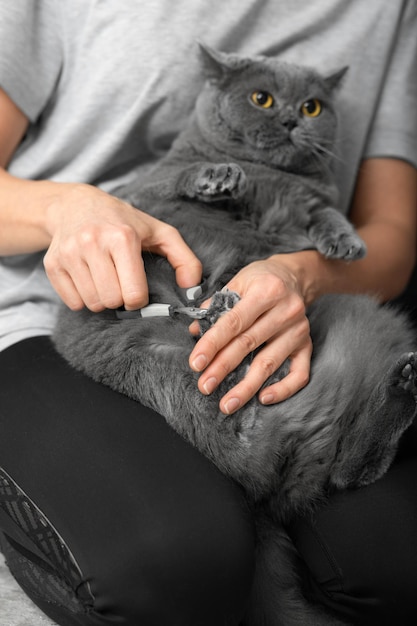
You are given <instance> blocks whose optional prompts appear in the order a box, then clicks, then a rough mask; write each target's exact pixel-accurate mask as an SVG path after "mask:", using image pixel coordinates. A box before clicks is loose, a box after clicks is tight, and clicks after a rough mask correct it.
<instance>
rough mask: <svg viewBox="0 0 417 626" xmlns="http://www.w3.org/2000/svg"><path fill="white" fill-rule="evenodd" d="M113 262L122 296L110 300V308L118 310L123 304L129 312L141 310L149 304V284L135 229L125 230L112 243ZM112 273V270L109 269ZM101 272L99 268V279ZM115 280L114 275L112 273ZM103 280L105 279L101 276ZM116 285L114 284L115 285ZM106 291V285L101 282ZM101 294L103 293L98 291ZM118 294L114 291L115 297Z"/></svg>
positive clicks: (108, 305)
mask: <svg viewBox="0 0 417 626" xmlns="http://www.w3.org/2000/svg"><path fill="white" fill-rule="evenodd" d="M111 260H112V264H113V267H114V270H115V273H116V277H117V281H118V285H119V290H120V292H119V293H120V295H119V299H117V298H116V300H114V301H113V303H111V304H110V302H111V300H108V301H107V302H108V303H107V305H106V306H107V307H108V308H116V307H117V306H120V305H121V304H123V305H124V307H125V308H126V309H128V310H134V309H139V308H140V307H142V306H145V305H146V304H147V303H148V283H147V279H146V273H145V268H144V264H143V258H142V251H141V245H140V240H139V239H138V237H137V235H136V233H135V232H134V231H133V229H128V228H125V229H123V231H122V232H119V233H118V237H117V239H114V240H113V242H112V249H111ZM109 271H110V269H109ZM98 275H99V270H98V268H97V278H98ZM110 275H111V276H112V278H113V274H112V272H111V271H110ZM101 276H102V278H105V277H104V276H103V275H101ZM115 284H116V283H115V282H114V285H115ZM100 285H101V286H102V288H103V289H104V284H103V282H102V281H100ZM98 291H99V293H102V291H101V290H100V289H98ZM116 295H117V293H116V291H114V296H116Z"/></svg>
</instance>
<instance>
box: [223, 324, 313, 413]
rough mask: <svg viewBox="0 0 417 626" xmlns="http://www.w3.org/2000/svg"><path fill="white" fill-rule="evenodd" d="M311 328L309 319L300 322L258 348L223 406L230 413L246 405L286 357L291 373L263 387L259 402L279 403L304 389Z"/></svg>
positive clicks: (309, 351) (226, 397)
mask: <svg viewBox="0 0 417 626" xmlns="http://www.w3.org/2000/svg"><path fill="white" fill-rule="evenodd" d="M308 329H309V326H308V322H307V321H306V322H305V323H303V322H300V324H298V325H296V326H293V327H292V328H291V329H290V330H289V331H287V332H285V333H282V334H279V335H278V336H277V337H275V338H274V339H272V340H271V341H269V342H268V343H267V344H266V345H265V346H264V347H263V348H262V349H261V350H259V352H258V353H257V354H256V356H255V357H254V359H253V361H252V363H251V364H250V367H249V369H248V371H247V373H246V375H245V377H244V378H243V379H242V380H241V381H240V382H239V383H238V384H237V385H235V386H234V387H233V388H232V389H230V390H229V391H228V393H227V394H225V396H224V397H223V398H222V399H221V401H220V409H221V410H222V411H223V412H224V413H226V414H230V413H234V412H235V411H236V410H237V409H239V408H240V407H242V406H243V405H244V404H246V403H247V402H248V401H249V400H250V399H251V398H252V397H253V396H254V395H255V394H256V393H257V392H258V391H259V389H261V387H262V385H263V384H264V383H265V382H266V381H267V380H268V378H269V377H270V376H271V375H272V374H274V372H276V371H277V370H278V368H279V367H280V366H281V365H282V364H283V363H284V361H285V360H286V359H287V358H290V361H291V366H290V373H289V374H288V375H287V376H286V377H285V378H284V379H282V381H280V382H278V383H275V384H274V385H270V386H269V387H267V388H265V389H263V390H262V393H261V395H260V401H261V402H262V403H263V404H273V403H274V402H280V401H282V400H284V399H286V398H287V397H289V396H290V395H292V393H295V392H296V391H298V390H299V389H301V387H303V386H304V385H305V384H306V382H307V380H308V376H309V371H310V359H311V350H312V348H311V339H310V336H309V334H308ZM289 355H290V356H289ZM283 381H285V382H283ZM281 383H282V384H281ZM286 394H288V395H286Z"/></svg>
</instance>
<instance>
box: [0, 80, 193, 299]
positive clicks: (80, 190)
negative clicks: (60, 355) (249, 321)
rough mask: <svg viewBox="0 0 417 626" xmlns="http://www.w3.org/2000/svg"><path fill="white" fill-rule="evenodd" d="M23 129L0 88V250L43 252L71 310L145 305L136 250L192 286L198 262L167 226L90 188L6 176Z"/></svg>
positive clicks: (21, 116)
mask: <svg viewBox="0 0 417 626" xmlns="http://www.w3.org/2000/svg"><path fill="white" fill-rule="evenodd" d="M27 127H28V119H27V118H26V116H25V115H24V114H23V113H22V111H21V110H20V109H19V108H18V107H17V106H16V105H15V104H14V103H13V102H12V100H11V99H10V98H9V97H8V95H7V94H6V93H5V92H4V91H2V90H1V89H0V255H3V256H5V255H14V254H19V253H27V252H35V251H40V250H44V249H47V252H46V255H45V258H44V263H45V269H46V272H47V274H48V277H49V279H50V281H51V283H52V285H53V287H54V288H55V290H56V291H57V292H58V294H59V295H60V296H61V298H62V300H63V301H64V302H65V303H66V304H67V305H68V306H69V307H71V308H72V309H79V308H82V307H83V306H87V307H89V308H90V309H91V310H93V311H100V310H102V309H104V308H115V307H118V306H120V305H122V304H124V305H125V307H126V308H128V309H129V308H130V309H136V308H139V307H140V306H143V305H145V304H146V303H147V300H148V290H147V282H146V275H145V272H144V268H143V262H142V256H141V252H142V250H144V249H145V250H149V251H152V252H155V253H157V254H161V255H163V256H165V257H167V259H168V261H169V262H170V263H171V265H172V266H173V267H174V269H175V270H176V278H177V281H178V284H179V285H180V286H181V287H192V286H194V285H196V284H198V282H199V281H200V279H201V264H200V262H199V261H198V259H197V258H196V256H195V255H194V254H193V252H192V251H191V250H190V249H189V248H188V246H187V245H186V244H185V242H184V241H183V239H182V237H181V236H180V234H179V233H178V231H177V230H175V229H174V228H172V227H171V226H169V225H167V224H164V223H163V222H160V221H159V220H156V219H155V218H153V217H151V216H149V215H147V214H145V213H143V212H141V211H138V210H137V209H134V208H133V207H132V206H130V205H129V204H127V203H126V202H122V201H121V200H119V199H117V198H114V197H113V196H110V195H109V194H107V193H105V192H103V191H101V190H100V189H98V188H96V187H93V186H91V185H86V184H78V183H74V184H73V183H56V182H52V181H29V180H21V179H19V178H16V177H14V176H11V175H10V174H9V173H8V172H7V170H6V168H7V165H8V163H9V161H10V158H11V156H12V154H13V153H14V151H15V150H16V148H17V146H18V145H19V143H20V141H21V140H22V138H23V136H24V134H25V132H26V129H27Z"/></svg>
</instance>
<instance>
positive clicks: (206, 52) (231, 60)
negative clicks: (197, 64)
mask: <svg viewBox="0 0 417 626" xmlns="http://www.w3.org/2000/svg"><path fill="white" fill-rule="evenodd" d="M198 45H199V48H200V58H201V62H202V65H203V69H204V73H205V75H206V76H207V78H208V79H210V80H215V81H216V80H221V79H223V78H224V77H225V76H227V75H228V74H230V73H231V72H236V71H238V70H243V69H245V68H246V67H248V65H250V60H249V59H244V58H242V57H238V56H237V55H234V54H226V53H225V52H219V51H218V50H214V49H213V48H210V46H207V45H206V44H203V43H202V42H201V41H199V42H198Z"/></svg>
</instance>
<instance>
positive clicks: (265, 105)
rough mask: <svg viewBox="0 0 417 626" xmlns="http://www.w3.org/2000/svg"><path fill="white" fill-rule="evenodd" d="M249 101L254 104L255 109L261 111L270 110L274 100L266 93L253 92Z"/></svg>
mask: <svg viewBox="0 0 417 626" xmlns="http://www.w3.org/2000/svg"><path fill="white" fill-rule="evenodd" d="M250 99H251V100H252V102H253V104H256V106H257V107H261V108H262V109H270V108H271V106H272V105H273V104H274V98H273V97H272V96H271V94H270V93H268V91H254V92H253V93H252V94H251V97H250Z"/></svg>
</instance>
